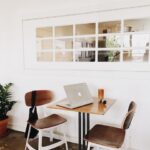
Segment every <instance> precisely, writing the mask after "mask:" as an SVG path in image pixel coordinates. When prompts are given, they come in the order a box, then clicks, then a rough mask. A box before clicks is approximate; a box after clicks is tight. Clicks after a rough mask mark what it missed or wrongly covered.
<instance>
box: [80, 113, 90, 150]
mask: <svg viewBox="0 0 150 150" xmlns="http://www.w3.org/2000/svg"><path fill="white" fill-rule="evenodd" d="M89 129H90V114H88V113H81V112H79V113H78V130H79V139H78V140H79V147H78V149H79V150H86V147H87V142H85V140H84V136H85V134H87V132H88V131H89ZM82 144H83V146H82Z"/></svg>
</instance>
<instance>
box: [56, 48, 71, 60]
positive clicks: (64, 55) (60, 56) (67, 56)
mask: <svg viewBox="0 0 150 150" xmlns="http://www.w3.org/2000/svg"><path fill="white" fill-rule="evenodd" d="M55 60H56V61H64V62H65V61H73V52H68V51H57V52H56V53H55Z"/></svg>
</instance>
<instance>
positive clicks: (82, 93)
mask: <svg viewBox="0 0 150 150" xmlns="http://www.w3.org/2000/svg"><path fill="white" fill-rule="evenodd" d="M64 90H65V92H66V95H67V98H66V99H64V100H63V101H61V102H59V103H58V104H57V105H59V106H62V107H66V108H77V107H80V106H83V105H87V104H90V103H93V101H94V100H93V98H92V96H91V94H90V91H89V89H88V86H87V84H86V83H78V84H71V85H65V86H64Z"/></svg>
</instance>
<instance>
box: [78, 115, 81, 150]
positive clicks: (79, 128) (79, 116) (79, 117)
mask: <svg viewBox="0 0 150 150" xmlns="http://www.w3.org/2000/svg"><path fill="white" fill-rule="evenodd" d="M78 130H79V139H78V140H79V141H78V142H79V147H78V149H79V150H81V148H82V147H81V146H82V145H81V112H79V113H78Z"/></svg>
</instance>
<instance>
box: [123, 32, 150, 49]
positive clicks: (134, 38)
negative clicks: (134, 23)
mask: <svg viewBox="0 0 150 150" xmlns="http://www.w3.org/2000/svg"><path fill="white" fill-rule="evenodd" d="M149 39H150V36H149V34H133V35H124V37H123V46H124V47H146V46H149Z"/></svg>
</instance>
